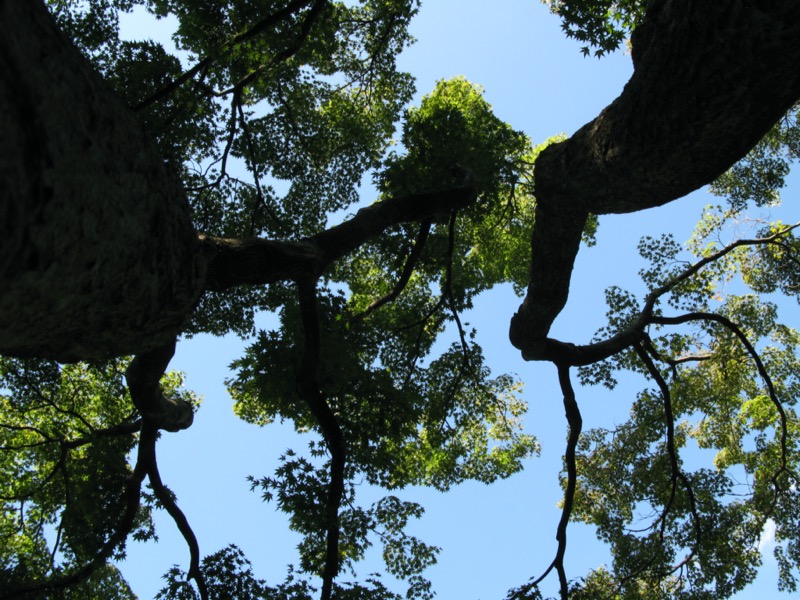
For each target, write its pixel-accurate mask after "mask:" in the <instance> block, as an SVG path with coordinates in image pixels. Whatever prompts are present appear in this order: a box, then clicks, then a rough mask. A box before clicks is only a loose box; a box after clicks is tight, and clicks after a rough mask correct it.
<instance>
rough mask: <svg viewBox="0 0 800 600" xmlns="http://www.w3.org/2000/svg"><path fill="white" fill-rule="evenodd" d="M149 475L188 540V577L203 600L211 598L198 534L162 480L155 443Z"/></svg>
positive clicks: (155, 489) (149, 460) (153, 485)
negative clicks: (203, 569)
mask: <svg viewBox="0 0 800 600" xmlns="http://www.w3.org/2000/svg"><path fill="white" fill-rule="evenodd" d="M147 476H148V479H149V481H150V485H151V486H152V487H153V494H155V497H156V498H157V499H158V501H159V502H160V503H161V505H162V506H163V507H164V508H165V509H166V511H167V513H169V516H170V517H172V520H173V521H175V525H177V527H178V530H179V531H180V532H181V535H182V536H183V539H184V540H186V544H187V545H188V546H189V555H190V558H189V572H188V574H187V575H188V578H189V579H194V581H195V583H196V584H197V589H198V591H199V592H200V598H201V600H209V595H208V586H207V585H206V580H205V577H203V572H202V571H201V570H200V545H199V544H198V543H197V536H195V534H194V531H193V530H192V527H191V525H190V524H189V520H188V519H187V518H186V515H185V514H183V511H182V510H181V509H180V507H179V506H178V503H177V502H175V498H174V497H173V495H172V493H171V492H170V491H169V490H168V489H167V487H166V486H165V485H164V483H163V482H162V481H161V474H160V473H159V472H158V462H157V461H156V451H155V445H153V448H152V449H151V451H150V454H149V455H148V468H147Z"/></svg>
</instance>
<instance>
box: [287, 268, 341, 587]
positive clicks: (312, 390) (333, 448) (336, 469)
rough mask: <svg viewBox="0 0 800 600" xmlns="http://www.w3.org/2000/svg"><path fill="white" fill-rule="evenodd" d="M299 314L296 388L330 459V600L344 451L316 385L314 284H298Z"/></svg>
mask: <svg viewBox="0 0 800 600" xmlns="http://www.w3.org/2000/svg"><path fill="white" fill-rule="evenodd" d="M298 293H299V297H300V313H301V315H302V320H303V339H304V343H303V357H302V359H301V363H300V371H299V373H298V375H297V388H298V391H299V392H300V396H301V397H302V398H303V399H304V400H305V402H306V404H307V405H308V407H309V409H310V410H311V413H312V414H313V415H314V419H316V421H317V424H318V425H319V427H320V430H321V432H322V437H323V438H324V440H325V444H326V446H327V447H328V452H330V455H331V467H330V486H329V487H328V498H327V501H326V507H325V508H326V511H325V512H326V520H327V523H326V528H327V547H326V552H325V566H324V568H323V571H322V595H321V600H330V599H331V594H332V593H333V580H334V579H335V577H336V575H338V574H339V505H340V504H341V501H342V496H343V495H344V467H345V462H346V459H347V447H346V443H345V439H344V435H343V433H342V429H341V427H340V426H339V421H338V420H337V418H336V415H335V414H334V413H333V411H332V410H331V407H330V406H329V405H328V403H327V402H326V401H325V397H324V396H323V394H322V392H321V391H320V389H319V384H318V383H317V371H318V369H319V357H320V335H319V314H318V307H317V289H316V282H315V281H314V280H309V279H304V280H300V281H298Z"/></svg>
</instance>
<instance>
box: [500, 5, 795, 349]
mask: <svg viewBox="0 0 800 600" xmlns="http://www.w3.org/2000/svg"><path fill="white" fill-rule="evenodd" d="M632 57H633V62H634V69H635V70H634V74H633V76H632V77H631V79H630V81H629V82H628V83H627V85H626V86H625V89H624V90H623V92H622V94H621V95H620V96H619V97H618V98H617V99H616V100H614V102H612V103H611V104H610V105H609V106H608V107H607V108H605V109H604V110H603V111H602V112H601V113H600V115H598V117H597V118H596V119H594V120H593V121H591V122H590V123H588V124H586V125H584V126H583V127H582V128H581V129H580V130H579V131H577V132H576V133H575V134H574V135H573V136H572V137H571V138H569V139H568V140H566V141H565V142H562V143H560V144H557V145H554V146H550V147H549V148H547V149H546V150H545V151H544V152H542V154H541V156H540V157H539V159H538V160H537V162H536V170H535V184H536V201H537V209H536V224H535V228H534V233H533V239H532V244H531V246H532V259H531V279H530V284H529V286H528V291H527V295H526V298H525V300H524V301H523V303H522V306H520V309H519V310H518V312H517V313H516V314H515V315H514V317H513V318H512V321H511V329H510V338H511V341H512V343H513V344H514V345H515V346H516V347H517V348H519V349H520V350H522V353H523V356H524V357H526V358H528V359H531V360H536V359H539V358H542V357H543V356H544V354H543V349H544V347H545V341H546V336H547V333H548V331H549V330H550V326H551V325H552V323H553V321H554V320H555V318H556V316H557V315H558V313H559V312H560V311H561V309H562V308H563V306H564V304H565V303H566V300H567V296H568V291H569V278H570V273H571V271H572V266H573V263H574V260H575V256H576V254H577V251H578V246H579V244H580V236H581V231H582V228H583V223H584V222H585V219H586V216H587V215H588V214H589V213H594V214H609V213H626V212H633V211H638V210H643V209H646V208H653V207H656V206H660V205H663V204H665V203H667V202H671V201H672V200H675V199H677V198H680V197H682V196H684V195H686V194H688V193H689V192H692V191H694V190H696V189H697V188H699V187H701V186H703V185H705V184H707V183H710V182H711V181H713V180H714V179H715V178H717V177H718V176H719V175H721V174H722V173H723V172H724V171H725V170H726V169H728V168H729V167H730V166H731V165H732V164H733V163H735V162H736V161H738V160H739V159H741V158H742V157H743V156H744V155H745V154H746V153H747V152H748V151H749V150H750V149H751V148H752V147H753V146H754V145H755V144H756V143H757V142H758V140H760V139H761V138H762V137H763V136H764V134H766V132H767V131H768V130H769V129H770V127H772V126H773V125H774V124H775V123H776V122H777V121H778V119H780V118H781V117H782V116H783V115H784V114H785V113H786V111H787V110H788V109H789V108H790V107H791V106H792V105H793V104H794V103H795V102H796V101H797V99H798V98H800V68H798V65H800V2H797V1H796V0H776V1H767V0H763V1H757V0H730V1H727V2H696V1H693V0H655V1H652V2H651V3H650V5H649V6H648V10H647V14H646V16H645V19H644V21H643V23H642V24H641V25H640V26H639V27H638V28H637V30H636V31H635V32H634V35H633V38H632Z"/></svg>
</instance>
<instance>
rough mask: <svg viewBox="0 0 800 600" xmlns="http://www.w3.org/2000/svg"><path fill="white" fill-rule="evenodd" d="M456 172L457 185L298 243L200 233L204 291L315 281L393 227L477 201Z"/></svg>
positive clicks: (375, 209) (467, 180)
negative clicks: (205, 259) (206, 259)
mask: <svg viewBox="0 0 800 600" xmlns="http://www.w3.org/2000/svg"><path fill="white" fill-rule="evenodd" d="M454 171H455V173H456V174H457V176H458V177H459V181H458V182H457V183H456V185H454V186H453V187H451V188H448V189H444V190H438V191H427V192H418V193H415V194H409V195H407V196H400V197H397V198H391V199H388V200H383V201H380V202H376V203H375V204H372V205H370V206H367V207H364V208H362V209H361V210H359V211H358V212H357V213H356V214H355V216H353V217H351V218H350V219H348V220H347V221H345V222H344V223H341V224H340V225H336V226H334V227H331V228H330V229H326V230H325V231H322V232H320V233H318V234H316V235H313V236H311V237H309V238H306V239H304V240H301V241H298V242H290V241H286V242H280V241H274V240H265V239H260V238H253V239H248V240H239V239H227V238H217V237H211V236H203V235H201V236H200V240H201V241H202V242H203V243H204V244H205V245H206V247H207V248H208V250H209V253H210V254H211V262H210V264H209V269H208V277H207V282H206V289H207V290H209V291H223V290H226V289H228V288H230V287H234V286H237V285H248V284H250V285H258V284H265V283H275V282H277V281H286V280H292V281H298V280H300V279H305V278H308V277H312V278H317V277H319V276H320V275H321V274H322V273H323V272H324V271H325V270H326V269H327V268H328V267H329V266H330V265H331V264H332V263H333V262H334V261H336V260H338V259H339V258H341V257H343V256H345V255H346V254H349V253H350V252H352V251H354V250H356V249H357V248H359V247H360V246H362V245H363V244H364V243H365V242H367V241H368V240H369V239H370V238H372V237H374V236H376V235H379V234H381V233H383V232H384V231H385V230H386V229H387V228H388V227H391V226H392V225H398V224H400V223H407V222H413V221H425V220H428V219H430V218H432V217H434V216H437V215H442V214H448V213H450V212H451V211H453V210H455V209H458V208H464V207H467V206H469V205H470V204H472V203H473V202H474V201H475V199H476V198H477V193H476V189H475V181H474V178H473V176H472V174H471V173H470V172H469V171H467V170H466V169H460V168H458V169H454Z"/></svg>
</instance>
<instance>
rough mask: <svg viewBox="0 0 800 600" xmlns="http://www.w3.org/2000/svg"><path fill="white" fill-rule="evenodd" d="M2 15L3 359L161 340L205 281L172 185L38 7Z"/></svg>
mask: <svg viewBox="0 0 800 600" xmlns="http://www.w3.org/2000/svg"><path fill="white" fill-rule="evenodd" d="M0 23H2V24H3V25H2V28H0V188H1V190H0V227H2V233H1V234H0V353H3V354H9V355H16V356H41V357H48V358H55V359H57V360H61V361H72V360H78V359H82V360H98V359H103V358H108V357H111V356H119V355H124V354H136V353H139V352H143V351H147V350H150V349H152V348H156V347H159V346H162V345H164V344H165V343H167V342H168V341H169V340H170V339H172V338H174V336H175V334H176V333H177V332H178V330H179V328H180V325H181V323H182V322H183V320H184V318H185V317H186V315H187V314H188V313H189V312H190V310H191V308H192V306H193V305H194V303H195V302H196V300H197V298H198V296H199V294H200V293H201V291H202V287H203V280H204V264H205V261H204V258H203V257H204V254H203V253H202V252H201V251H200V247H201V246H200V244H199V242H198V240H197V234H196V233H195V231H194V228H193V227H192V224H191V221H190V219H189V211H188V204H187V202H186V198H185V196H184V193H183V191H182V188H181V186H180V182H179V181H178V180H177V178H176V177H174V176H173V175H172V174H171V173H169V172H168V171H167V169H166V168H165V166H164V164H163V161H162V159H161V157H160V156H159V153H158V151H157V149H156V147H155V145H154V143H153V142H152V141H151V140H150V139H149V138H148V136H147V134H146V133H145V132H144V131H143V129H142V126H141V124H140V122H139V121H138V120H137V118H136V116H135V114H134V113H133V112H132V111H131V110H130V109H129V108H128V107H127V106H126V105H125V104H124V103H123V102H122V100H121V99H120V98H118V97H117V95H116V94H115V93H114V92H113V91H112V90H111V89H110V88H109V87H108V86H107V85H106V84H105V82H104V81H103V80H102V78H101V77H100V75H98V74H97V73H96V72H95V71H94V70H93V68H92V67H91V65H90V64H89V62H88V61H87V60H86V59H85V58H84V57H83V56H82V55H81V54H80V52H79V51H78V50H77V49H76V48H75V47H74V46H73V45H72V44H71V43H70V42H69V41H68V40H66V39H65V38H64V37H63V36H62V35H61V33H60V32H59V31H58V29H57V27H56V25H55V23H54V22H53V19H52V18H51V16H50V15H49V13H48V12H47V9H46V8H45V7H44V5H43V4H42V2H40V1H34V0H24V1H19V0H2V1H0Z"/></svg>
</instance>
